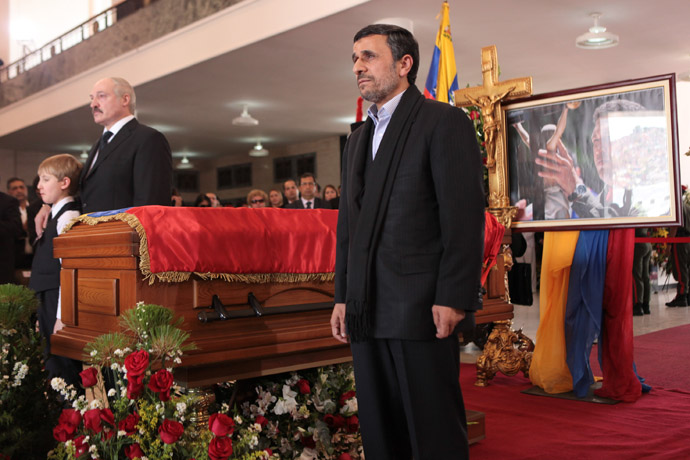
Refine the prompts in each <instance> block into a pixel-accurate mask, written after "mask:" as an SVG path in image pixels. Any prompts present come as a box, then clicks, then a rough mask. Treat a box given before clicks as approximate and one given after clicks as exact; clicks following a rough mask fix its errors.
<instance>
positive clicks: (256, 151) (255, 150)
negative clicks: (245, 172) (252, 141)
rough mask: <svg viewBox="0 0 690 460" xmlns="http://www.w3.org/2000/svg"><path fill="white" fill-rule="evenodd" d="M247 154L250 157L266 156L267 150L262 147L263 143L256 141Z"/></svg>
mask: <svg viewBox="0 0 690 460" xmlns="http://www.w3.org/2000/svg"><path fill="white" fill-rule="evenodd" d="M249 156H250V157H266V156H268V150H266V149H265V148H264V146H263V145H261V141H256V145H255V146H254V147H252V149H251V150H250V151H249Z"/></svg>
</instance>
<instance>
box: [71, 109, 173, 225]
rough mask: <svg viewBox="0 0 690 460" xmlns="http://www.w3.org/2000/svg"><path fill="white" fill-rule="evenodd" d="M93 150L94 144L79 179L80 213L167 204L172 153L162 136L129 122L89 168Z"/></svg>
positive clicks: (143, 126)
mask: <svg viewBox="0 0 690 460" xmlns="http://www.w3.org/2000/svg"><path fill="white" fill-rule="evenodd" d="M97 149H98V142H96V144H95V145H94V146H93V147H92V148H91V152H90V153H89V159H88V160H87V161H86V164H85V165H84V170H83V171H82V174H81V178H80V191H81V201H82V211H83V212H84V213H89V212H95V211H108V210H112V209H121V208H127V207H131V206H144V205H151V204H157V205H162V206H169V205H170V196H171V195H170V193H171V190H172V154H171V152H170V145H168V141H167V140H166V139H165V136H163V134H161V133H160V132H158V131H156V130H155V129H153V128H150V127H148V126H146V125H143V124H141V123H139V122H138V121H137V120H136V119H133V120H131V121H129V122H128V123H127V124H126V125H125V126H123V127H122V129H120V131H118V132H117V134H115V136H114V137H113V138H112V139H111V140H110V142H109V143H108V144H107V145H106V147H105V148H104V149H103V151H102V152H99V153H98V157H97V158H96V163H95V164H94V165H93V167H91V162H92V161H93V157H94V155H95V153H96V150H97Z"/></svg>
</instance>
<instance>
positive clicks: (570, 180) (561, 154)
mask: <svg viewBox="0 0 690 460" xmlns="http://www.w3.org/2000/svg"><path fill="white" fill-rule="evenodd" d="M537 154H538V155H539V156H538V157H537V158H536V159H535V160H534V162H535V163H536V164H538V165H539V166H541V167H542V170H541V171H539V172H538V173H537V174H538V175H539V177H543V178H544V179H547V180H551V181H552V182H553V183H555V184H558V185H559V186H560V187H561V189H563V192H564V193H565V195H566V196H568V195H570V194H571V193H573V192H574V191H575V187H577V184H578V180H579V175H578V173H577V170H576V169H575V165H574V164H573V160H572V158H570V155H569V154H568V151H567V150H566V148H565V145H563V142H561V141H560V140H559V141H558V149H557V150H556V151H548V150H544V149H540V150H539V151H538V152H537Z"/></svg>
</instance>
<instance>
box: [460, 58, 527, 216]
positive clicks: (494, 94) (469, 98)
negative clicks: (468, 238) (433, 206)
mask: <svg viewBox="0 0 690 460" xmlns="http://www.w3.org/2000/svg"><path fill="white" fill-rule="evenodd" d="M482 77H483V85H482V86H474V87H472V88H464V89H460V90H457V91H455V105H456V106H458V107H468V106H472V105H474V106H477V108H479V110H480V111H481V114H482V121H483V122H484V145H485V147H486V154H487V155H486V156H487V158H486V166H487V168H488V170H489V211H490V212H492V213H493V214H496V217H497V218H498V219H499V221H501V223H502V224H503V225H505V226H506V227H509V226H510V223H511V222H512V218H513V217H514V214H515V212H514V208H511V207H510V200H509V198H508V180H507V178H508V169H507V166H506V150H505V141H504V138H503V114H502V112H501V101H504V100H505V101H507V100H511V99H517V98H519V97H525V96H530V95H531V94H532V77H524V78H514V79H512V80H506V81H498V57H497V54H496V46H494V45H491V46H487V47H484V48H482ZM499 210H500V211H499ZM506 210H510V211H508V212H507V213H506ZM495 211H496V212H495Z"/></svg>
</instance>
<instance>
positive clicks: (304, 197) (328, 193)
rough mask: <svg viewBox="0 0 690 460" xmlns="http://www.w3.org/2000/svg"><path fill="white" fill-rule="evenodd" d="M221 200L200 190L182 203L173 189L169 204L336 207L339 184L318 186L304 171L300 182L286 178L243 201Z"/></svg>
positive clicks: (213, 206)
mask: <svg viewBox="0 0 690 460" xmlns="http://www.w3.org/2000/svg"><path fill="white" fill-rule="evenodd" d="M238 201H239V200H235V201H234V202H232V201H231V202H227V203H222V202H221V201H220V200H219V199H218V196H217V195H216V194H215V193H211V192H209V193H201V194H199V195H198V196H197V197H196V199H195V200H194V203H185V202H184V200H183V199H182V196H181V195H180V193H179V192H178V191H177V189H173V191H172V200H171V205H172V206H193V207H197V208H220V207H247V208H286V209H338V206H339V204H340V187H337V188H336V187H335V186H334V185H331V184H328V185H326V186H325V187H323V188H322V187H321V185H319V183H318V182H316V179H315V177H314V175H313V174H311V173H304V174H302V176H300V178H299V181H296V180H294V179H288V180H286V181H284V182H283V184H282V190H281V189H278V188H272V189H270V190H269V191H268V193H266V191H264V190H261V189H253V190H251V191H250V192H249V193H248V194H247V198H246V200H244V201H239V202H238Z"/></svg>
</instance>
